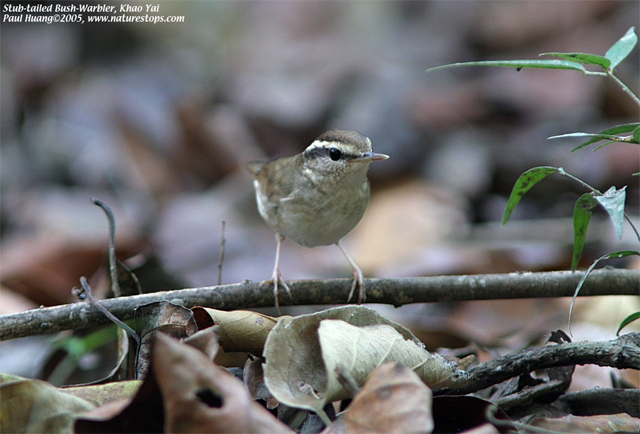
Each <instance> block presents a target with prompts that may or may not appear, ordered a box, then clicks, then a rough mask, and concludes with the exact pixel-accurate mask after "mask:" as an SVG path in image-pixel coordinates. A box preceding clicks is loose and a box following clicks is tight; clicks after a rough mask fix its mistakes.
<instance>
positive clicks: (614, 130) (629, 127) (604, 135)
mask: <svg viewBox="0 0 640 434" xmlns="http://www.w3.org/2000/svg"><path fill="white" fill-rule="evenodd" d="M638 129H640V123H638V122H634V123H631V124H623V125H616V126H615V127H611V128H607V129H606V130H604V131H602V132H601V133H595V134H594V133H569V134H560V135H558V136H551V137H549V139H560V138H567V137H593V138H592V139H591V140H588V141H586V142H584V143H583V144H581V145H580V146H578V147H576V148H574V149H572V150H571V152H574V151H577V150H578V149H581V148H584V147H585V146H589V145H591V144H592V143H596V142H599V141H600V140H611V138H612V137H614V136H615V137H618V136H616V134H623V133H630V132H632V131H633V132H634V134H635V131H636V130H638ZM638 134H639V135H640V131H638Z"/></svg>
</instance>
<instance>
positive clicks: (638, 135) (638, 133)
mask: <svg viewBox="0 0 640 434" xmlns="http://www.w3.org/2000/svg"><path fill="white" fill-rule="evenodd" d="M631 137H633V140H632V141H631V143H637V144H640V124H638V128H636V129H635V130H633V135H632V136H631Z"/></svg>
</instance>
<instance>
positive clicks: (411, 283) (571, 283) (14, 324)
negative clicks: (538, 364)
mask: <svg viewBox="0 0 640 434" xmlns="http://www.w3.org/2000/svg"><path fill="white" fill-rule="evenodd" d="M582 276H583V272H576V273H571V272H570V271H554V272H540V273H528V272H527V273H509V274H479V275H464V276H434V277H401V278H389V279H365V281H366V287H367V301H368V302H370V303H384V304H392V305H394V306H402V305H405V304H411V303H431V302H440V301H464V300H497V299H514V298H545V297H571V296H573V294H574V292H575V289H576V286H577V285H578V283H579V282H580V279H581V278H582ZM288 284H289V286H290V288H291V294H292V298H289V297H285V298H284V300H283V302H284V303H283V305H296V306H299V305H323V304H342V303H344V302H345V301H346V300H347V295H348V294H349V290H350V289H351V279H331V280H299V281H291V282H289V283H288ZM638 294H640V271H638V270H619V269H599V270H594V271H593V272H592V273H591V275H590V276H589V278H588V279H587V280H586V282H585V284H584V286H583V287H582V288H581V290H580V296H581V297H585V296H596V295H638ZM162 300H166V301H172V302H176V303H180V304H182V305H183V306H185V307H193V306H207V307H212V308H215V309H222V310H234V309H250V308H258V307H273V284H267V283H264V284H263V283H262V282H252V281H244V282H242V283H236V284H231V285H221V286H212V287H204V288H192V289H181V290H174V291H163V292H155V293H149V294H142V295H134V296H130V297H119V298H112V299H108V300H102V301H100V302H99V303H100V304H102V305H103V306H104V307H105V308H107V309H108V310H109V311H110V312H111V313H113V314H114V315H116V316H117V317H118V318H120V319H121V320H123V321H124V320H127V319H131V318H133V315H134V309H135V308H136V307H138V306H141V305H144V304H147V303H152V302H157V301H162ZM108 322H109V320H108V319H107V318H106V317H105V316H104V315H103V314H102V313H101V312H99V311H98V310H97V309H94V308H92V307H91V306H90V305H88V304H87V303H74V304H67V305H61V306H54V307H47V308H40V309H33V310H28V311H25V312H20V313H15V314H10V315H3V316H0V340H7V339H15V338H21V337H25V336H34V335H41V334H46V333H55V332H59V331H63V330H71V329H80V328H86V327H91V326H96V325H102V324H107V323H108Z"/></svg>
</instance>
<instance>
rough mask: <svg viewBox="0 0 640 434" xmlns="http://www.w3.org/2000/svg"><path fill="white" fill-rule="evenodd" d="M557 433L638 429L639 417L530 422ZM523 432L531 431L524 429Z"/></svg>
mask: <svg viewBox="0 0 640 434" xmlns="http://www.w3.org/2000/svg"><path fill="white" fill-rule="evenodd" d="M531 425H532V426H535V427H538V428H544V429H547V430H551V431H554V432H557V433H599V434H606V433H614V432H638V431H640V419H638V418H636V417H632V416H629V415H628V414H626V413H620V414H605V415H599V416H573V415H569V416H565V417H560V418H556V419H551V418H544V419H538V420H536V421H535V422H533V423H532V424H531ZM524 432H533V431H532V430H524Z"/></svg>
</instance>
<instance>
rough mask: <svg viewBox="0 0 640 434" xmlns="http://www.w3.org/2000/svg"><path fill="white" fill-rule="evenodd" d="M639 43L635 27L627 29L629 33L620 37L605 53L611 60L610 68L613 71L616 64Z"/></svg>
mask: <svg viewBox="0 0 640 434" xmlns="http://www.w3.org/2000/svg"><path fill="white" fill-rule="evenodd" d="M637 43H638V35H636V29H635V27H631V28H630V29H629V30H627V33H625V35H624V36H623V37H622V38H620V39H619V40H618V41H617V42H616V43H615V44H613V45H612V46H611V48H609V50H608V51H607V53H606V54H605V55H604V57H606V58H607V59H609V60H611V65H610V66H609V70H610V71H613V70H614V69H615V68H616V66H618V65H619V64H620V62H622V61H623V60H624V59H626V57H627V56H628V55H629V53H631V51H632V50H633V47H635V46H636V44H637Z"/></svg>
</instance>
